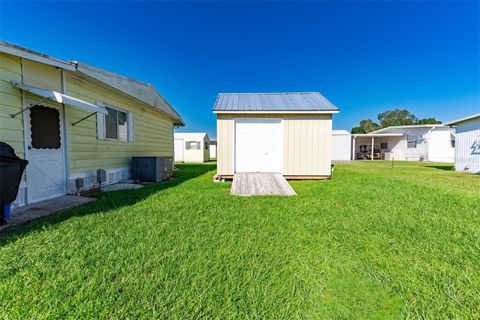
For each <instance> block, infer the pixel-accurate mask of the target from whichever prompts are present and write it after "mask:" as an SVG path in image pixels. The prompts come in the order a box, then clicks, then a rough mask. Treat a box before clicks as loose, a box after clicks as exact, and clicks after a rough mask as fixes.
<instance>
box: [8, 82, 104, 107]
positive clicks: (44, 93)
mask: <svg viewBox="0 0 480 320" xmlns="http://www.w3.org/2000/svg"><path fill="white" fill-rule="evenodd" d="M12 86H14V87H16V88H18V89H21V90H23V91H26V92H30V93H33V94H36V95H37V96H41V97H44V98H45V99H49V100H52V101H55V102H58V103H63V104H65V105H68V106H71V107H74V108H77V109H81V110H85V111H89V112H93V113H97V112H98V113H103V114H107V113H108V112H107V109H106V108H105V107H103V106H96V105H94V104H91V103H89V102H86V101H83V100H80V99H77V98H74V97H70V96H67V95H66V94H63V93H60V92H56V91H53V90H46V89H40V88H36V87H32V86H29V85H27V84H25V83H21V82H17V81H12Z"/></svg>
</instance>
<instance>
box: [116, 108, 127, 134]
mask: <svg viewBox="0 0 480 320" xmlns="http://www.w3.org/2000/svg"><path fill="white" fill-rule="evenodd" d="M117 114H118V140H122V141H127V140H128V134H127V113H126V112H122V111H117Z"/></svg>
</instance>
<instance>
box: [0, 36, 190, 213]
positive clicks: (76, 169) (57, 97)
mask: <svg viewBox="0 0 480 320" xmlns="http://www.w3.org/2000/svg"><path fill="white" fill-rule="evenodd" d="M0 62H1V63H0V84H1V86H0V101H1V104H0V140H1V141H3V142H6V143H8V144H9V145H11V146H12V147H13V148H14V149H15V152H16V153H17V155H19V156H20V157H21V158H24V159H27V160H28V161H29V164H28V166H27V169H26V173H25V176H24V177H23V181H22V183H21V185H20V190H19V194H18V197H17V200H16V203H15V205H17V206H18V205H24V204H29V203H34V202H38V201H41V200H46V199H50V198H54V197H58V196H61V195H64V194H67V193H73V192H75V191H77V190H76V188H77V187H76V184H75V181H76V180H77V178H78V179H80V180H81V182H82V183H83V189H86V188H90V187H93V186H94V185H95V184H96V172H97V169H104V170H105V171H106V173H107V182H106V183H115V182H118V181H119V180H122V179H126V178H129V177H130V174H131V170H130V163H131V158H132V156H164V157H172V158H173V129H174V127H175V126H183V125H184V123H183V121H182V119H181V117H180V115H179V114H178V113H177V112H176V111H175V109H174V108H173V107H172V106H171V105H170V104H169V103H168V102H167V101H166V100H165V99H164V98H163V97H162V96H161V95H160V94H159V93H158V92H157V91H156V90H155V89H154V88H153V87H152V86H151V85H149V84H145V83H142V82H139V81H136V80H132V79H129V78H126V77H124V76H121V75H118V74H114V73H112V72H109V71H106V70H102V69H99V68H96V67H92V66H90V65H86V64H83V63H79V62H72V61H64V60H60V59H56V58H52V57H49V56H47V55H45V54H42V53H38V52H34V51H31V50H29V49H25V48H22V47H18V46H16V45H12V44H9V43H6V42H0Z"/></svg>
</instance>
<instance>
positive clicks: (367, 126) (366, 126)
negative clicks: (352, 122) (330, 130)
mask: <svg viewBox="0 0 480 320" xmlns="http://www.w3.org/2000/svg"><path fill="white" fill-rule="evenodd" d="M378 129H380V126H379V125H378V123H375V122H373V121H372V119H365V120H362V121H360V126H359V127H354V128H352V133H369V132H372V131H375V130H378Z"/></svg>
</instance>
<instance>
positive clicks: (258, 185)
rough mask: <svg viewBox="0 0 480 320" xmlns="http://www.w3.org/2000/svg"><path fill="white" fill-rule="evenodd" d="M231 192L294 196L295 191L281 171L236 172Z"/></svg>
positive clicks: (234, 193) (248, 194)
mask: <svg viewBox="0 0 480 320" xmlns="http://www.w3.org/2000/svg"><path fill="white" fill-rule="evenodd" d="M230 194H233V195H238V196H263V195H278V196H294V195H296V193H295V191H294V190H293V189H292V187H291V186H290V185H289V184H288V182H287V180H286V179H285V178H284V177H283V175H282V174H280V173H236V174H235V175H234V176H233V183H232V187H231V189H230Z"/></svg>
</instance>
